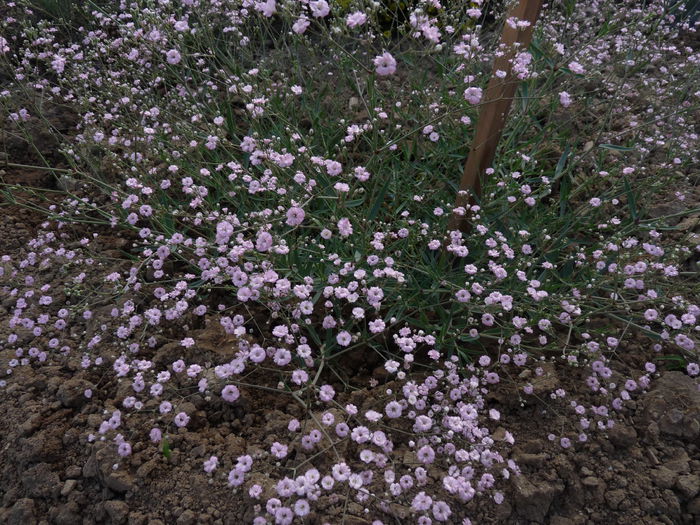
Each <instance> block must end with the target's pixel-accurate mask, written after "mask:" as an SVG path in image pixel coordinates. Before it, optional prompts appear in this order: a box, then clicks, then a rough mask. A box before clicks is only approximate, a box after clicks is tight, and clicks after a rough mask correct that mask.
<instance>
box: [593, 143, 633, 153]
mask: <svg viewBox="0 0 700 525" xmlns="http://www.w3.org/2000/svg"><path fill="white" fill-rule="evenodd" d="M598 147H599V148H603V149H611V150H614V151H634V150H635V148H634V147H631V146H616V145H615V144H599V145H598Z"/></svg>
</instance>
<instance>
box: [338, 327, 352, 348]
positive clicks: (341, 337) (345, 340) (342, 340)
mask: <svg viewBox="0 0 700 525" xmlns="http://www.w3.org/2000/svg"><path fill="white" fill-rule="evenodd" d="M335 339H336V341H338V344H339V345H340V346H349V345H350V342H351V341H352V336H351V335H350V334H349V333H348V332H346V331H345V330H343V331H342V332H340V333H339V334H338V335H337V336H336V338H335Z"/></svg>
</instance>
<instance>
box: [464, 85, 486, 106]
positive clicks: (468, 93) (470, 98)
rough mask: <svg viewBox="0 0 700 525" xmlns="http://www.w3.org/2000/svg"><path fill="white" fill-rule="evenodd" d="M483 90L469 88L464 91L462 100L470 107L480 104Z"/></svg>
mask: <svg viewBox="0 0 700 525" xmlns="http://www.w3.org/2000/svg"><path fill="white" fill-rule="evenodd" d="M482 95H483V90H482V89H481V88H480V87H473V86H472V87H469V88H467V89H465V90H464V99H465V100H466V101H467V102H469V103H470V104H472V105H476V104H478V103H479V102H481V96H482Z"/></svg>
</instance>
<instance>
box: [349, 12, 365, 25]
mask: <svg viewBox="0 0 700 525" xmlns="http://www.w3.org/2000/svg"><path fill="white" fill-rule="evenodd" d="M366 21H367V15H366V14H364V13H363V12H362V11H355V12H354V13H350V14H349V15H348V17H347V18H346V19H345V23H347V25H348V27H357V26H361V25H362V24H364V23H365V22H366Z"/></svg>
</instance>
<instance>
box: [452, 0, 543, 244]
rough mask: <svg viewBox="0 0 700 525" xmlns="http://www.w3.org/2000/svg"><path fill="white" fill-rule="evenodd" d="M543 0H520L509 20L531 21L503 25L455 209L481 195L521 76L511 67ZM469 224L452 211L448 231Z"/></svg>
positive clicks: (526, 43) (466, 228)
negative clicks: (526, 23) (497, 73)
mask: <svg viewBox="0 0 700 525" xmlns="http://www.w3.org/2000/svg"><path fill="white" fill-rule="evenodd" d="M542 3H543V0H519V1H518V3H517V4H516V5H515V6H514V7H513V8H512V9H511V10H510V12H509V13H508V20H513V19H515V22H518V21H527V22H529V25H527V26H526V27H522V28H521V27H519V26H518V27H516V28H513V27H512V26H511V25H510V24H509V23H508V20H507V21H506V23H505V25H504V26H503V33H502V34H501V45H500V49H501V53H500V55H497V56H496V59H495V60H494V64H493V72H492V73H491V80H490V81H489V85H488V87H487V88H486V93H485V95H484V100H483V102H482V105H481V109H480V110H479V122H478V123H477V127H476V136H475V137H474V140H473V141H472V145H471V149H470V151H469V156H468V157H467V162H466V163H465V165H464V173H463V174H462V179H461V181H460V183H459V192H458V194H457V199H456V202H455V209H458V208H463V209H466V208H467V207H468V206H471V205H472V203H473V198H474V197H475V196H476V197H480V196H481V179H482V177H483V176H484V173H485V171H486V169H487V168H489V167H490V166H491V164H492V163H493V158H494V156H495V155H496V147H497V146H498V142H499V140H500V139H501V134H502V133H503V127H504V126H505V122H506V118H507V117H508V113H509V112H510V106H511V103H512V101H513V97H514V95H515V90H516V89H517V87H518V79H517V77H516V76H515V75H514V74H513V70H512V60H513V58H515V56H516V54H517V53H518V52H519V51H524V50H526V49H527V48H528V47H529V45H530V42H531V40H532V32H533V29H534V27H535V23H536V22H537V18H538V16H539V13H540V9H541V8H542ZM497 71H505V72H506V75H505V76H504V77H503V78H499V77H498V76H497V75H496V72H497ZM470 190H471V193H470ZM469 228H470V224H469V222H468V221H467V219H466V217H465V215H458V214H457V213H452V215H451V217H450V221H449V223H448V230H449V231H454V230H461V231H462V232H464V233H466V232H468V231H469Z"/></svg>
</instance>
